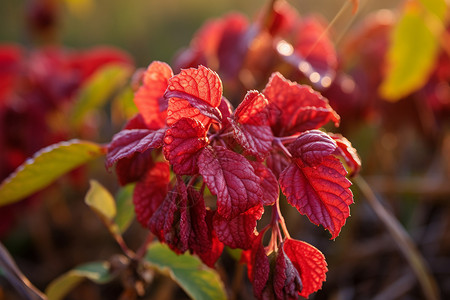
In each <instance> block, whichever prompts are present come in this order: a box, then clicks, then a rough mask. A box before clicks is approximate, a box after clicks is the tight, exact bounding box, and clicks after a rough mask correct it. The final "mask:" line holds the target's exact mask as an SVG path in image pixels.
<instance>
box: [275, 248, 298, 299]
mask: <svg viewBox="0 0 450 300" xmlns="http://www.w3.org/2000/svg"><path fill="white" fill-rule="evenodd" d="M273 289H274V292H275V295H276V296H277V298H278V299H297V298H298V294H299V293H300V292H301V291H302V289H303V284H302V280H301V279H300V275H299V271H298V270H297V269H296V268H295V267H294V264H293V263H292V261H291V260H290V259H289V257H288V256H287V255H286V253H285V251H284V248H283V244H282V245H281V246H280V248H279V249H278V255H277V257H276V260H275V268H274V274H273Z"/></svg>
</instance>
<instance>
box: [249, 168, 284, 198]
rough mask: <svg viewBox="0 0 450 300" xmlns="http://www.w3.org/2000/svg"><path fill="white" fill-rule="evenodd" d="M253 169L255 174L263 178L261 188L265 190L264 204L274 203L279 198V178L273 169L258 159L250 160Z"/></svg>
mask: <svg viewBox="0 0 450 300" xmlns="http://www.w3.org/2000/svg"><path fill="white" fill-rule="evenodd" d="M250 163H251V165H252V167H253V169H255V174H256V175H257V176H258V177H259V178H260V180H261V189H262V191H263V198H262V201H263V205H273V204H274V203H275V201H277V199H278V195H279V187H278V180H277V178H276V177H275V175H274V174H273V173H272V171H271V170H270V169H269V168H267V167H266V166H265V165H263V164H262V163H260V162H257V161H251V162H250Z"/></svg>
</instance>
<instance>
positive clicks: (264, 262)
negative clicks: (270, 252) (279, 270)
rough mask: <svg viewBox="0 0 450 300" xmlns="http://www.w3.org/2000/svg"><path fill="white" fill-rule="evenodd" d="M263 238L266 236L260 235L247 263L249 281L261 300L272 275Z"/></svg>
mask: <svg viewBox="0 0 450 300" xmlns="http://www.w3.org/2000/svg"><path fill="white" fill-rule="evenodd" d="M263 236H264V234H263V233H260V234H259V235H258V237H257V238H256V239H255V241H254V243H253V247H252V249H251V251H250V257H249V261H248V263H247V269H248V275H249V279H250V282H251V283H252V285H253V293H254V294H255V296H256V297H257V298H259V299H260V298H261V297H262V295H263V292H264V289H265V287H266V285H267V281H268V280H269V276H270V273H271V271H270V262H269V258H268V257H267V254H266V251H265V249H264V245H263V244H262V238H263Z"/></svg>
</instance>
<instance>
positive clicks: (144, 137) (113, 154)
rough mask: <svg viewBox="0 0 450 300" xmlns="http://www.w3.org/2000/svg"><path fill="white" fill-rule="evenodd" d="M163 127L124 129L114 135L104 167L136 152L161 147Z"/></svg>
mask: <svg viewBox="0 0 450 300" xmlns="http://www.w3.org/2000/svg"><path fill="white" fill-rule="evenodd" d="M164 133H165V129H159V130H149V129H124V130H122V131H120V132H119V133H117V134H116V135H114V137H113V140H112V141H111V143H110V144H109V145H108V154H107V155H106V167H107V168H108V169H109V168H111V167H112V166H113V165H114V163H116V162H117V161H118V160H120V159H123V158H130V157H131V156H133V154H135V153H136V152H139V153H143V152H145V151H146V150H149V149H155V148H159V147H162V145H163V138H164Z"/></svg>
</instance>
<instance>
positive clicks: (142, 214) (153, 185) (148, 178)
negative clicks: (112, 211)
mask: <svg viewBox="0 0 450 300" xmlns="http://www.w3.org/2000/svg"><path fill="white" fill-rule="evenodd" d="M169 180H170V168H169V164H167V163H163V162H158V163H156V164H155V166H154V167H153V168H151V169H149V170H148V172H147V173H146V174H145V176H144V177H143V178H142V180H141V181H139V182H138V183H137V184H136V187H135V188H134V193H133V203H134V210H135V212H136V218H137V220H138V221H139V223H141V225H142V226H143V227H147V225H148V221H149V220H150V218H151V216H152V215H153V213H154V212H155V211H156V210H157V209H158V207H159V206H160V204H161V203H162V202H163V200H164V198H165V197H166V195H167V190H168V185H169Z"/></svg>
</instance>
